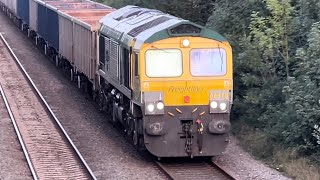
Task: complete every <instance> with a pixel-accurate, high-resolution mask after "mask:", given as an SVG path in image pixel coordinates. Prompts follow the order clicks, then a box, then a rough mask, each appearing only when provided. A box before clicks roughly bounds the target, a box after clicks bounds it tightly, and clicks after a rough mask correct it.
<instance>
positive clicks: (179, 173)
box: [156, 159, 235, 180]
mask: <svg viewBox="0 0 320 180" xmlns="http://www.w3.org/2000/svg"><path fill="white" fill-rule="evenodd" d="M156 164H157V165H158V167H159V168H160V169H161V170H162V172H163V173H165V174H166V175H167V177H168V178H169V179H174V180H195V179H207V180H209V179H213V180H235V178H234V177H232V175H230V174H228V173H227V172H225V171H224V170H223V169H222V168H221V167H219V166H217V165H216V164H215V163H214V162H212V161H211V160H208V159H206V160H201V159H175V160H171V161H168V162H165V161H161V162H160V161H156Z"/></svg>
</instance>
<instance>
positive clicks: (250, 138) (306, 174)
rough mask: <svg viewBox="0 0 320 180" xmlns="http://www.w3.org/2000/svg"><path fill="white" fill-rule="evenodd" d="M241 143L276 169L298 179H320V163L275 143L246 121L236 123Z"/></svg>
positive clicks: (237, 134) (237, 135)
mask: <svg viewBox="0 0 320 180" xmlns="http://www.w3.org/2000/svg"><path fill="white" fill-rule="evenodd" d="M233 127H234V130H233V131H234V134H235V136H236V137H237V138H238V139H239V141H240V145H241V146H242V147H243V148H244V149H246V150H247V151H248V152H249V153H251V154H252V155H253V156H255V157H257V158H258V159H260V160H263V161H264V162H265V163H267V164H268V165H269V166H271V167H273V168H274V169H276V170H278V171H280V172H284V173H285V174H286V175H287V176H289V177H291V178H293V179H297V180H320V163H319V162H316V161H312V160H311V159H309V158H308V157H304V156H302V155H299V154H298V153H297V152H296V151H295V150H294V149H286V148H284V147H283V146H282V145H281V144H275V143H274V142H272V141H271V140H270V139H268V136H267V135H266V134H265V133H264V132H262V131H259V130H257V129H253V128H251V127H249V126H248V125H246V124H244V123H234V124H233Z"/></svg>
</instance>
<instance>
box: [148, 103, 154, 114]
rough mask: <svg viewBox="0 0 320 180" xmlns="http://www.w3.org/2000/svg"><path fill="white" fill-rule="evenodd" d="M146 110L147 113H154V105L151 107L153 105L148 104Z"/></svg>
mask: <svg viewBox="0 0 320 180" xmlns="http://www.w3.org/2000/svg"><path fill="white" fill-rule="evenodd" d="M147 110H148V111H149V112H153V111H154V105H153V104H148V106H147Z"/></svg>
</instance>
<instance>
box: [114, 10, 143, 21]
mask: <svg viewBox="0 0 320 180" xmlns="http://www.w3.org/2000/svg"><path fill="white" fill-rule="evenodd" d="M139 13H141V10H138V11H134V12H130V13H128V14H124V15H122V16H120V17H118V18H116V19H115V20H117V21H121V20H122V19H126V18H129V17H132V16H135V15H139Z"/></svg>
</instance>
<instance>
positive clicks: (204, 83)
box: [139, 37, 233, 106]
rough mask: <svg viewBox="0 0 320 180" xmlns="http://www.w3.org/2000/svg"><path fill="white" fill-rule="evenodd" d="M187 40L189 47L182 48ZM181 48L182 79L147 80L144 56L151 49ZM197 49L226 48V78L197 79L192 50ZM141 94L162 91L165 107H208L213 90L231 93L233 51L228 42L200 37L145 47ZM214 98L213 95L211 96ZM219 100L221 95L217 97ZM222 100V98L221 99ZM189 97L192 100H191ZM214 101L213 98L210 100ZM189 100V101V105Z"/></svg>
mask: <svg viewBox="0 0 320 180" xmlns="http://www.w3.org/2000/svg"><path fill="white" fill-rule="evenodd" d="M184 39H188V40H189V41H190V45H189V47H183V46H182V43H181V42H182V41H183V40H184ZM168 48H178V49H180V50H181V52H182V56H183V73H182V75H181V76H180V77H170V78H149V77H147V76H146V67H145V53H146V51H147V50H149V49H168ZM197 48H203V49H206V48H223V49H225V51H226V53H227V73H226V74H225V75H223V76H211V77H194V76H192V75H191V73H190V58H189V57H190V50H191V49H197ZM139 67H140V81H141V91H142V92H150V91H158V92H159V91H161V92H163V93H164V103H165V105H166V106H178V105H207V104H209V99H210V93H209V92H210V90H232V88H233V87H232V86H233V82H232V50H231V47H230V45H229V44H228V43H227V42H218V41H215V40H211V39H206V38H201V37H175V38H170V39H165V40H161V41H158V42H155V43H152V44H145V45H144V46H143V48H142V50H141V51H140V65H139ZM211 96H212V95H211ZM218 96H220V95H218ZM221 96H223V95H221ZM188 97H189V98H188ZM211 98H212V97H211ZM186 99H189V100H190V101H189V102H188V101H186Z"/></svg>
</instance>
